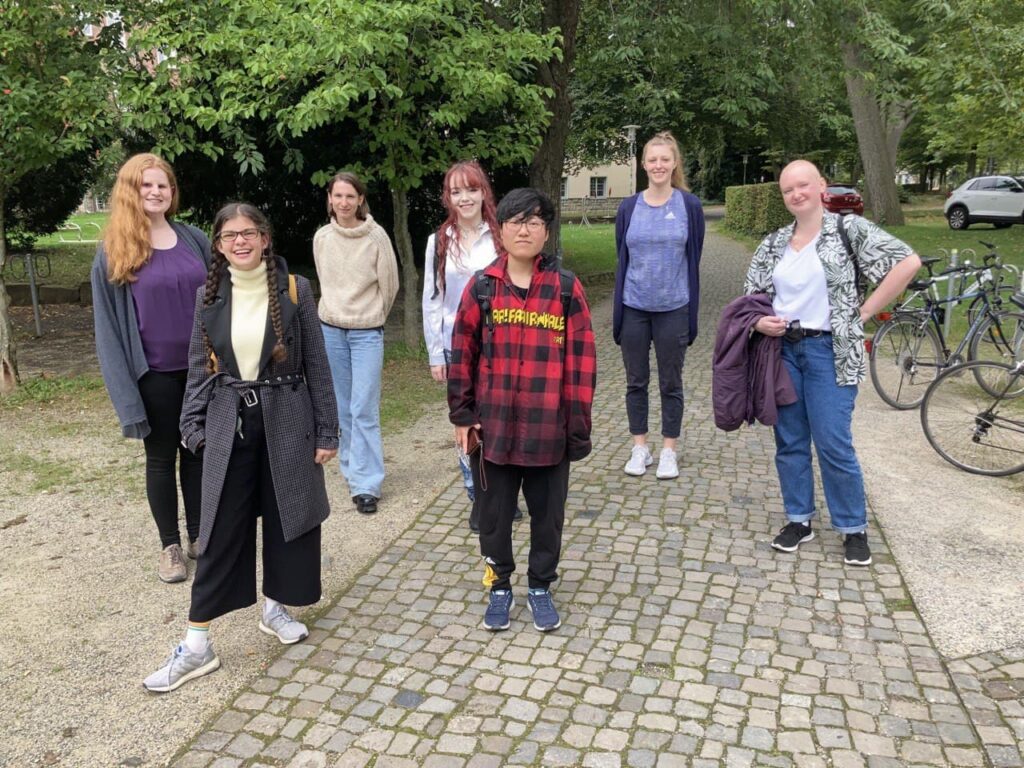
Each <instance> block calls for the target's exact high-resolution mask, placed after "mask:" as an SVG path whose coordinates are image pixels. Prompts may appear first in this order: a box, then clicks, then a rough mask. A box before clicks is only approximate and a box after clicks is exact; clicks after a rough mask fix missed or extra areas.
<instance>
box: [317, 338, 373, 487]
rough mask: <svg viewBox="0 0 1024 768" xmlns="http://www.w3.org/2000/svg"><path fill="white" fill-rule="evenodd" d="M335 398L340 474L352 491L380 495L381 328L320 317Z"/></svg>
mask: <svg viewBox="0 0 1024 768" xmlns="http://www.w3.org/2000/svg"><path fill="white" fill-rule="evenodd" d="M321 328H322V329H323V333H324V345H325V346H326V347H327V359H328V361H329V363H330V365H331V378H333V379H334V396H335V398H336V399H337V400H338V426H339V427H340V429H341V442H340V445H339V446H338V459H339V464H340V466H341V474H342V475H344V477H345V479H346V480H347V481H348V486H349V491H350V492H351V495H352V496H361V495H363V494H369V495H370V496H375V497H377V498H378V499H379V498H380V489H381V485H383V483H384V446H383V445H382V444H381V440H380V379H381V372H382V370H383V368H384V329H383V328H360V329H353V330H348V329H345V328H335V327H334V326H333V325H327V324H325V323H321Z"/></svg>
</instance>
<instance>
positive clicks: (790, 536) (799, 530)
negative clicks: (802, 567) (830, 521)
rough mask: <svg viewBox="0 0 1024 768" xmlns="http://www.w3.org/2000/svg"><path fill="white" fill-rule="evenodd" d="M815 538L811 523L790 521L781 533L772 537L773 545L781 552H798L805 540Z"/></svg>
mask: <svg viewBox="0 0 1024 768" xmlns="http://www.w3.org/2000/svg"><path fill="white" fill-rule="evenodd" d="M813 538H814V530H813V529H812V528H811V524H810V523H788V524H787V525H786V526H785V527H784V528H783V529H782V530H781V531H779V535H778V536H776V537H775V538H774V539H772V546H773V547H775V549H777V550H779V552H796V551H797V549H799V548H800V545H801V544H803V543H804V542H805V541H810V540H811V539H813Z"/></svg>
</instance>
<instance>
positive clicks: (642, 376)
mask: <svg viewBox="0 0 1024 768" xmlns="http://www.w3.org/2000/svg"><path fill="white" fill-rule="evenodd" d="M689 323H690V305H689V304H687V305H686V306H683V307H680V308H679V309H673V310H670V311H668V312H645V311H644V310H642V309H633V308H632V307H623V308H622V336H621V348H622V361H623V364H624V365H625V367H626V416H627V417H628V418H629V434H631V435H646V434H647V431H648V429H647V411H648V408H649V404H648V399H647V390H648V387H649V385H650V382H651V362H650V360H651V342H652V341H653V342H654V355H655V357H656V358H657V361H658V389H659V390H660V391H661V435H662V437H667V438H669V439H675V438H678V437H679V433H680V431H681V428H682V423H683V361H684V360H685V359H686V347H687V345H688V343H689V341H690V324H689Z"/></svg>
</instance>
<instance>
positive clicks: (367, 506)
mask: <svg viewBox="0 0 1024 768" xmlns="http://www.w3.org/2000/svg"><path fill="white" fill-rule="evenodd" d="M352 501H354V502H355V504H356V509H357V510H358V511H359V513H360V514H363V515H372V514H374V513H375V512H376V511H377V497H376V496H371V495H370V494H368V493H361V494H359V495H358V496H353V497H352Z"/></svg>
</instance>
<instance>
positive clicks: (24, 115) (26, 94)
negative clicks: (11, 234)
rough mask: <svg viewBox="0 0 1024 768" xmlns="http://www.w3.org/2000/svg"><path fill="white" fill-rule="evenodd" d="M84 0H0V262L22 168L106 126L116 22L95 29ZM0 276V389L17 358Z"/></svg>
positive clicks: (95, 7) (81, 146) (95, 13)
mask: <svg viewBox="0 0 1024 768" xmlns="http://www.w3.org/2000/svg"><path fill="white" fill-rule="evenodd" d="M106 10H107V9H106V7H105V6H104V4H103V3H102V2H93V1H91V0H46V2H29V1H26V0H0V261H3V260H4V259H5V258H6V247H5V243H6V237H5V236H4V231H5V225H4V211H5V209H6V200H7V198H8V196H9V195H10V194H11V191H12V190H13V189H14V188H15V186H16V185H18V184H19V183H20V182H21V181H22V180H23V179H24V178H25V177H26V176H28V175H29V174H31V173H33V172H35V171H37V170H39V169H42V168H46V167H48V166H53V165H54V164H56V163H59V162H60V161H61V160H63V159H64V158H67V157H69V156H72V155H75V154H76V153H81V152H83V151H85V150H87V149H89V148H91V147H92V146H93V145H94V142H96V141H97V140H98V139H101V138H102V137H103V135H104V134H107V133H109V132H110V130H111V129H112V127H113V125H114V123H115V121H116V115H115V113H114V111H113V109H112V105H111V101H110V98H109V97H110V82H111V80H110V75H111V73H112V72H113V71H114V70H116V68H117V66H118V60H117V53H118V51H119V35H120V27H119V25H118V24H112V25H109V26H106V27H104V28H103V29H102V30H100V27H99V25H100V24H101V22H102V20H103V14H104V11H106ZM8 304H9V299H8V296H7V291H6V288H5V287H4V284H3V280H2V278H0V392H4V391H8V390H10V389H12V388H13V387H14V386H16V385H17V381H18V373H17V359H16V350H15V347H14V339H13V335H12V333H11V325H10V320H9V317H8V311H7V309H8Z"/></svg>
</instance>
